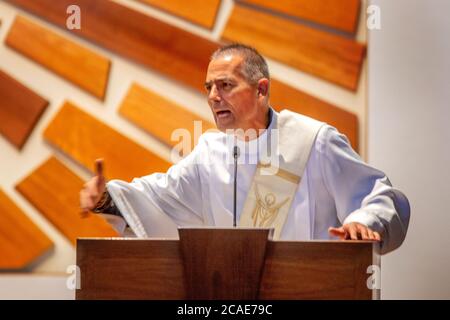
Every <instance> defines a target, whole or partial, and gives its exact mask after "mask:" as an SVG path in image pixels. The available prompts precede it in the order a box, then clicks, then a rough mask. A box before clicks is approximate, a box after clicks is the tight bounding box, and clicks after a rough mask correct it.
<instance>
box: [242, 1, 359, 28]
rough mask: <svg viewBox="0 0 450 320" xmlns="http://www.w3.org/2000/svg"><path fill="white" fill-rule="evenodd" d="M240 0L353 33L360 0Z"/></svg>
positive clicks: (356, 22)
mask: <svg viewBox="0 0 450 320" xmlns="http://www.w3.org/2000/svg"><path fill="white" fill-rule="evenodd" d="M240 1H241V2H244V3H248V4H253V5H256V6H260V7H262V8H265V9H269V10H274V11H277V12H281V13H284V14H287V15H290V16H294V17H297V18H301V19H305V20H309V21H312V22H315V23H319V24H323V25H325V26H328V27H331V28H336V29H338V30H341V31H345V32H349V33H355V32H356V29H357V24H358V18H359V9H360V0H320V1H311V0H277V1H273V0H240Z"/></svg>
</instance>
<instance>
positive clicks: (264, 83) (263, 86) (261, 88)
mask: <svg viewBox="0 0 450 320" xmlns="http://www.w3.org/2000/svg"><path fill="white" fill-rule="evenodd" d="M268 92H269V80H268V79H266V78H262V79H260V80H259V81H258V96H259V95H262V96H267V94H268Z"/></svg>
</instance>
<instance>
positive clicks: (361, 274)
mask: <svg viewBox="0 0 450 320" xmlns="http://www.w3.org/2000/svg"><path fill="white" fill-rule="evenodd" d="M179 233H180V240H176V239H173V240H167V239H134V238H82V239H78V241H77V265H78V266H79V268H80V280H81V281H80V289H78V290H77V292H76V298H77V299H223V300H228V299H251V300H254V299H372V298H377V297H379V290H371V289H369V288H368V285H367V283H369V281H368V279H369V277H371V276H372V275H371V274H370V273H368V272H369V270H368V268H369V267H370V266H373V265H376V266H378V269H377V270H379V259H378V257H379V256H378V254H377V252H378V249H377V248H378V244H376V243H375V242H371V241H272V240H270V239H269V238H270V230H269V229H219V228H194V229H180V230H179ZM372 268H373V267H372ZM378 276H380V275H379V274H378Z"/></svg>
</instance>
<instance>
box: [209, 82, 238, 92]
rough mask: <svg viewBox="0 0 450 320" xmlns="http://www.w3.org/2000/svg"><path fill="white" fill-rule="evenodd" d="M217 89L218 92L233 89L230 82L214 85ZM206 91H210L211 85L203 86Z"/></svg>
mask: <svg viewBox="0 0 450 320" xmlns="http://www.w3.org/2000/svg"><path fill="white" fill-rule="evenodd" d="M216 86H217V88H218V89H219V90H220V89H222V90H230V89H231V88H233V84H232V83H231V82H219V83H217V84H216ZM205 89H206V91H208V92H210V91H211V89H212V85H209V84H208V85H205Z"/></svg>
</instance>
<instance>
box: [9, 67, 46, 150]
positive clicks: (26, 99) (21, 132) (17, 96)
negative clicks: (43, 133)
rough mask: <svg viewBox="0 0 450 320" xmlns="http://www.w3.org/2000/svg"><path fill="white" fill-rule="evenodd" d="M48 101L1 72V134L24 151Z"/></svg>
mask: <svg viewBox="0 0 450 320" xmlns="http://www.w3.org/2000/svg"><path fill="white" fill-rule="evenodd" d="M47 105H48V101H47V100H45V99H44V98H42V97H41V96H39V95H38V94H36V93H34V92H33V91H31V90H30V89H28V88H27V87H25V86H24V85H23V84H21V83H20V82H18V81H17V80H15V79H13V78H12V77H11V76H9V75H8V74H6V73H5V72H3V71H2V70H0V119H1V121H0V133H1V134H2V135H3V136H4V137H5V138H6V139H7V140H8V141H9V142H11V143H12V144H13V145H14V146H16V147H17V148H18V149H22V147H23V146H24V145H25V142H26V141H27V139H28V137H29V136H30V134H31V132H32V131H33V128H34V126H35V125H36V123H37V122H38V121H39V119H40V117H41V115H42V114H43V113H44V111H45V109H46V108H47Z"/></svg>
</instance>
